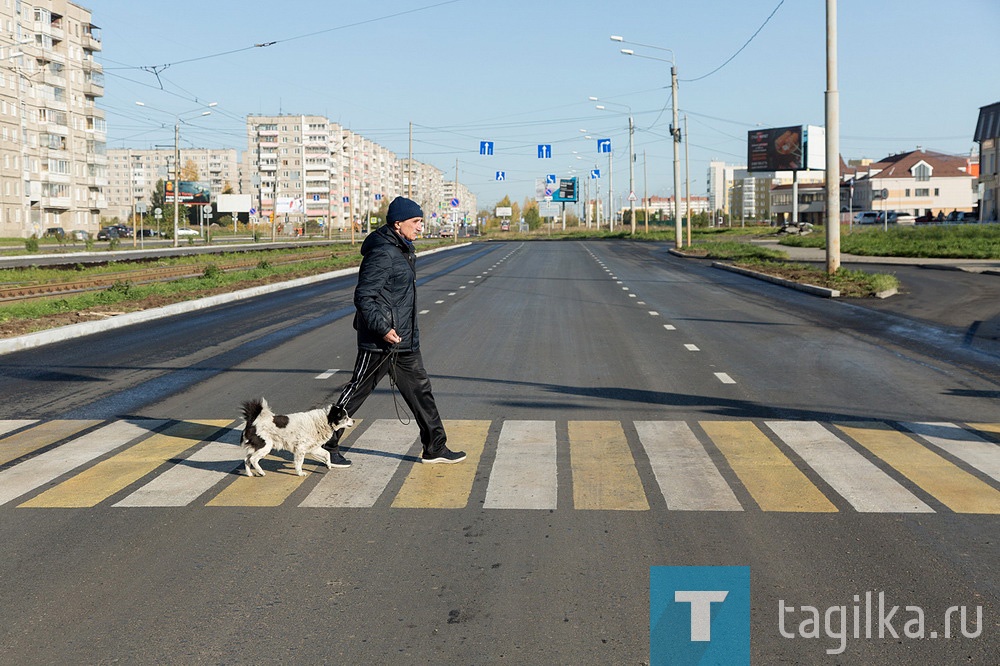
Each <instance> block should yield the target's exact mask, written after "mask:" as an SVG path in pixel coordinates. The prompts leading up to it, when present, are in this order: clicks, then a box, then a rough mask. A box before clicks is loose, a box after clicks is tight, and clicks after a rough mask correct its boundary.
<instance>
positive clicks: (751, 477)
mask: <svg viewBox="0 0 1000 666" xmlns="http://www.w3.org/2000/svg"><path fill="white" fill-rule="evenodd" d="M701 427H702V428H703V429H704V430H705V432H706V433H707V434H708V436H709V437H710V438H711V439H712V441H713V442H714V443H715V445H716V446H717V447H718V448H719V450H720V451H722V455H724V456H725V457H726V460H727V461H729V465H730V467H732V468H733V471H734V472H736V476H738V477H739V478H740V481H742V482H743V485H744V486H746V489H747V490H748V491H749V492H750V495H751V496H752V497H753V499H754V501H755V502H757V504H758V505H759V506H760V508H761V509H763V510H764V511H803V512H835V511H837V507H836V506H834V505H833V503H832V502H830V500H828V499H827V498H826V496H825V495H823V493H822V492H820V490H819V488H817V487H816V486H815V485H813V483H812V482H811V481H810V480H809V478H808V477H807V476H806V475H805V474H803V473H802V472H801V471H800V470H799V469H798V468H797V467H796V466H795V465H794V464H793V463H792V461H791V460H789V459H788V458H787V457H786V456H785V455H784V454H783V453H782V452H781V450H780V449H778V447H777V446H775V445H774V443H773V442H772V441H771V440H770V439H768V438H767V436H765V435H764V433H763V432H761V431H760V429H759V428H758V427H757V426H756V425H754V424H753V423H751V422H749V421H703V422H701Z"/></svg>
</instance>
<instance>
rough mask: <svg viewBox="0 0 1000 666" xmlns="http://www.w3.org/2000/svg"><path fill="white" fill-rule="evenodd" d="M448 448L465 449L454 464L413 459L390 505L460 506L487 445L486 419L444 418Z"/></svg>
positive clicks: (488, 424)
mask: <svg viewBox="0 0 1000 666" xmlns="http://www.w3.org/2000/svg"><path fill="white" fill-rule="evenodd" d="M444 429H445V431H446V432H447V433H448V448H449V449H451V450H452V451H465V454H466V456H467V457H466V459H465V460H463V461H462V462H460V463H457V464H455V465H441V464H438V465H424V464H422V463H415V464H414V465H413V469H411V470H410V473H409V474H408V475H407V476H406V480H405V481H404V482H403V487H402V488H400V490H399V493H398V494H397V495H396V499H394V500H393V502H392V506H394V507H397V508H408V509H462V508H464V507H465V506H466V505H467V504H468V503H469V493H471V492H472V482H473V481H474V480H475V478H476V469H477V468H478V467H479V458H480V457H481V456H482V454H483V448H484V446H485V445H486V435H487V434H488V433H489V429H490V422H489V421H445V422H444Z"/></svg>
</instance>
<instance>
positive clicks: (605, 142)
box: [597, 139, 611, 153]
mask: <svg viewBox="0 0 1000 666" xmlns="http://www.w3.org/2000/svg"><path fill="white" fill-rule="evenodd" d="M597 152H599V153H610V152H611V139H598V140H597Z"/></svg>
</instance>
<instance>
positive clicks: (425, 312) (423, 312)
mask: <svg viewBox="0 0 1000 666" xmlns="http://www.w3.org/2000/svg"><path fill="white" fill-rule="evenodd" d="M429 312H430V310H421V311H420V312H418V313H417V314H422V315H425V314H427V313H429Z"/></svg>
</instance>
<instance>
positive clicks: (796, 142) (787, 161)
mask: <svg viewBox="0 0 1000 666" xmlns="http://www.w3.org/2000/svg"><path fill="white" fill-rule="evenodd" d="M802 147H803V146H802V126H801V125H795V126H793V127H775V128H771V129H764V130H751V131H749V132H747V171H797V170H799V169H802V168H803V166H802V165H803V162H802Z"/></svg>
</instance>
